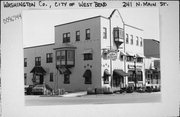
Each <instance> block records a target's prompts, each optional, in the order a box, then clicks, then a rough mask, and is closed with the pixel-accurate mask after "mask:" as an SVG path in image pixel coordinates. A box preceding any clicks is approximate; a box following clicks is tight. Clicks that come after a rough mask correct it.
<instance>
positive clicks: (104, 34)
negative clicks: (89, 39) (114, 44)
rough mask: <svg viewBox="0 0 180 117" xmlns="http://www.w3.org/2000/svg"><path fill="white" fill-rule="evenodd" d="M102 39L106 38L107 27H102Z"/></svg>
mask: <svg viewBox="0 0 180 117" xmlns="http://www.w3.org/2000/svg"><path fill="white" fill-rule="evenodd" d="M103 39H107V28H105V27H103Z"/></svg>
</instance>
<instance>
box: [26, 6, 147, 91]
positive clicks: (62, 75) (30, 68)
mask: <svg viewBox="0 0 180 117" xmlns="http://www.w3.org/2000/svg"><path fill="white" fill-rule="evenodd" d="M54 30H55V43H53V44H49V45H42V46H36V47H28V48H24V60H25V62H24V65H25V68H24V74H25V84H26V85H29V84H33V83H35V84H43V83H45V84H49V86H50V87H51V88H53V89H54V90H56V89H58V88H63V89H65V90H66V91H80V90H87V89H88V88H100V87H110V88H113V89H119V88H122V87H127V86H137V87H138V86H143V85H145V71H144V49H143V47H144V46H143V36H142V35H143V30H142V29H139V28H137V27H134V26H131V25H128V24H125V22H124V21H123V18H122V17H121V14H120V12H119V11H118V10H116V9H115V10H114V11H112V13H111V14H110V15H109V17H104V16H101V15H99V16H96V17H90V18H87V19H82V20H78V21H74V22H68V23H66V24H60V25H56V26H55V27H54ZM135 71H136V72H135Z"/></svg>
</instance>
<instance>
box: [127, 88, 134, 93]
mask: <svg viewBox="0 0 180 117" xmlns="http://www.w3.org/2000/svg"><path fill="white" fill-rule="evenodd" d="M133 91H134V89H133V87H127V89H126V93H133Z"/></svg>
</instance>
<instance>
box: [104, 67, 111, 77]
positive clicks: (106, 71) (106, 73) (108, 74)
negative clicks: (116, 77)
mask: <svg viewBox="0 0 180 117" xmlns="http://www.w3.org/2000/svg"><path fill="white" fill-rule="evenodd" d="M108 76H111V74H110V73H109V71H108V70H107V69H105V70H104V75H103V78H105V77H108Z"/></svg>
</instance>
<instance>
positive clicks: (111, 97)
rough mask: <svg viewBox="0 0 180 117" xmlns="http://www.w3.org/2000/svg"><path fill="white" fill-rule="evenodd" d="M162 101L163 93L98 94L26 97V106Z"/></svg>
mask: <svg viewBox="0 0 180 117" xmlns="http://www.w3.org/2000/svg"><path fill="white" fill-rule="evenodd" d="M160 101H161V92H152V93H137V92H134V93H123V94H98V95H83V96H72V97H61V96H38V95H37V96H25V105H27V106H34V105H75V104H119V103H153V102H154V103H156V102H160Z"/></svg>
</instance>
